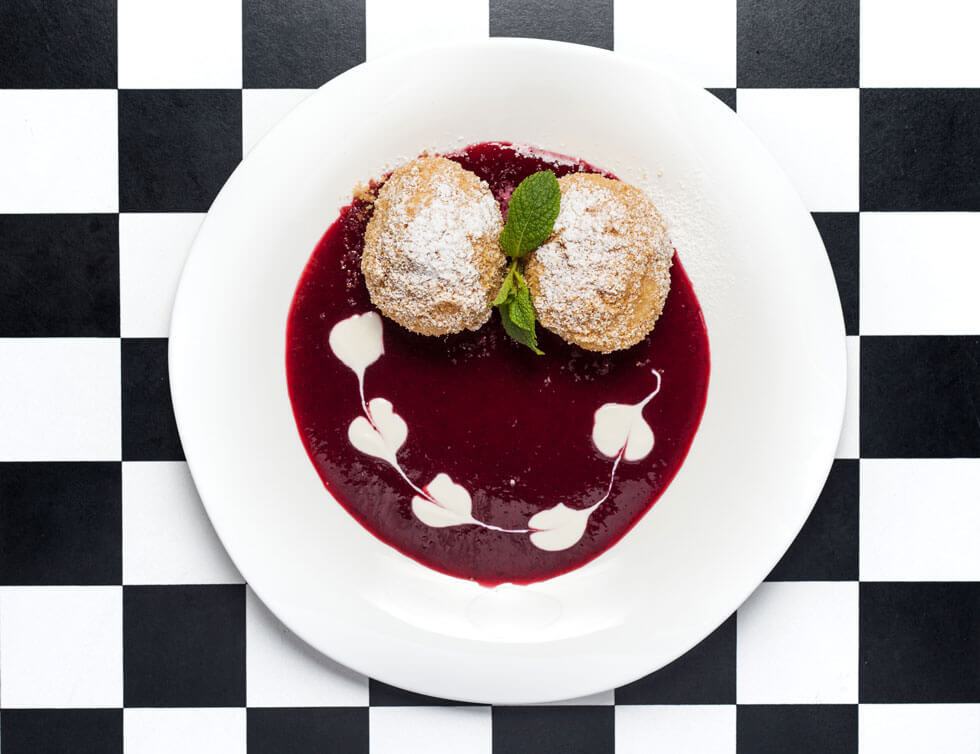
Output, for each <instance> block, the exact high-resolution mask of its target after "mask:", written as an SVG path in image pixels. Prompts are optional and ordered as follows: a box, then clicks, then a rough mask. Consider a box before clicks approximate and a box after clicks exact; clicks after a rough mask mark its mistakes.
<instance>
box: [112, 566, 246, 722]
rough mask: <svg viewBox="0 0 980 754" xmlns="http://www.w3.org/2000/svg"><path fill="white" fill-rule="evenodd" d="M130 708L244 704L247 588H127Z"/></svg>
mask: <svg viewBox="0 0 980 754" xmlns="http://www.w3.org/2000/svg"><path fill="white" fill-rule="evenodd" d="M123 664H124V667H125V668H126V672H125V675H124V678H123V695H124V699H125V704H126V706H127V707H244V706H245V587H244V586H243V585H238V584H235V585H221V586H127V587H124V588H123Z"/></svg>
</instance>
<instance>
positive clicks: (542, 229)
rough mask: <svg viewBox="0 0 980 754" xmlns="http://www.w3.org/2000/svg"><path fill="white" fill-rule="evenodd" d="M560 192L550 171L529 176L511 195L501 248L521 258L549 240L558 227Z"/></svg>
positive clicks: (501, 236) (501, 238) (515, 257)
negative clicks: (556, 221)
mask: <svg viewBox="0 0 980 754" xmlns="http://www.w3.org/2000/svg"><path fill="white" fill-rule="evenodd" d="M560 203H561V191H560V190H559V188H558V179H557V178H555V174H554V173H552V172H551V171H550V170H542V171H541V172H540V173H534V174H533V175H529V176H528V177H527V178H525V179H524V180H523V181H521V182H520V184H518V186H517V188H515V189H514V193H513V194H511V196H510V204H509V205H508V207H507V224H506V225H504V229H503V231H502V232H501V234H500V248H501V249H503V250H504V253H505V254H506V255H507V256H509V257H511V258H513V259H520V258H521V257H524V256H527V254H528V253H530V252H532V251H534V250H535V249H536V248H538V247H539V246H540V245H541V244H543V243H544V242H545V241H547V240H548V236H550V235H551V231H552V230H553V229H554V227H555V219H556V218H557V217H558V209H559V205H560Z"/></svg>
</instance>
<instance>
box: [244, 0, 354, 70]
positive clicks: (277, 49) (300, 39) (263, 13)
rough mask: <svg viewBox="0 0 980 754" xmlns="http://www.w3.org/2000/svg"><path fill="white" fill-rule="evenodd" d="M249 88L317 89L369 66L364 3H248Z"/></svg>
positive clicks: (311, 0)
mask: <svg viewBox="0 0 980 754" xmlns="http://www.w3.org/2000/svg"><path fill="white" fill-rule="evenodd" d="M243 14H244V15H243V17H242V41H243V45H244V64H245V68H244V71H245V87H246V88H267V89H275V88H289V87H295V88H300V89H311V88H314V87H318V86H320V85H321V84H323V83H324V82H326V81H329V80H330V79H332V78H333V77H334V76H337V75H338V74H341V73H343V72H344V71H346V70H347V69H348V68H353V67H354V66H355V65H357V64H358V63H363V62H364V55H365V46H366V42H365V32H364V0H331V1H330V2H329V3H325V2H323V0H277V1H276V2H271V3H270V2H268V0H245V2H244V8H243Z"/></svg>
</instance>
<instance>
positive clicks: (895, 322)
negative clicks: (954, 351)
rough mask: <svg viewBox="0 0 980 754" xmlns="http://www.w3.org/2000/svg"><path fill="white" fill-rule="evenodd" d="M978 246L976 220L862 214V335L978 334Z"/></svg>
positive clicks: (979, 218)
mask: <svg viewBox="0 0 980 754" xmlns="http://www.w3.org/2000/svg"><path fill="white" fill-rule="evenodd" d="M977 58H978V59H980V52H978V54H977ZM978 239H980V213H975V212H869V213H862V214H861V274H860V280H861V334H862V335H971V334H973V333H977V332H980V304H978V302H977V281H978V280H980V253H978V249H980V243H978Z"/></svg>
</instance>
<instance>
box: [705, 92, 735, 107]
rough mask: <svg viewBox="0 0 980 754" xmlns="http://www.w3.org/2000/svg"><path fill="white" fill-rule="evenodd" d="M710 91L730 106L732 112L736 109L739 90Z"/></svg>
mask: <svg viewBox="0 0 980 754" xmlns="http://www.w3.org/2000/svg"><path fill="white" fill-rule="evenodd" d="M708 91H709V92H711V93H712V94H713V95H715V96H716V97H717V98H718V99H720V100H721V101H722V102H724V103H725V104H726V105H728V106H729V107H730V108H731V109H732V110H735V109H736V107H735V105H736V104H737V100H738V90H737V89H709V90H708Z"/></svg>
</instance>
